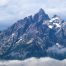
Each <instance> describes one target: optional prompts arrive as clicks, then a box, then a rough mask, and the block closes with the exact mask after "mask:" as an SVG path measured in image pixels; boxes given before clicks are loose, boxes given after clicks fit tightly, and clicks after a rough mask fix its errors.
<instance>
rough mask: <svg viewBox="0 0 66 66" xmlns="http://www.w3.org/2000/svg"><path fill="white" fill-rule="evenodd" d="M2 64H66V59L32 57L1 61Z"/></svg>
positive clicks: (59, 65) (54, 65) (21, 65)
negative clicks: (22, 59) (21, 59)
mask: <svg viewBox="0 0 66 66" xmlns="http://www.w3.org/2000/svg"><path fill="white" fill-rule="evenodd" d="M0 66H66V60H62V61H59V60H55V59H52V58H49V57H46V58H40V59H37V58H30V59H27V60H24V61H18V60H13V61H0Z"/></svg>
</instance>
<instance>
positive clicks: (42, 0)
mask: <svg viewBox="0 0 66 66" xmlns="http://www.w3.org/2000/svg"><path fill="white" fill-rule="evenodd" d="M40 8H43V9H44V10H45V12H46V13H47V14H49V16H52V15H54V14H58V15H59V14H60V16H61V17H62V16H63V18H65V16H66V13H65V12H66V0H0V29H4V28H6V27H8V26H10V25H11V24H13V23H14V22H16V20H18V19H21V18H24V17H25V16H28V15H31V14H35V13H36V12H38V11H39V9H40Z"/></svg>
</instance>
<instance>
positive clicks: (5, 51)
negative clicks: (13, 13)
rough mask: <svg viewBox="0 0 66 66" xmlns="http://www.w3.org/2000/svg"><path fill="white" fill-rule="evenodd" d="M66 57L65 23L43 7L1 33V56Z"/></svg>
mask: <svg viewBox="0 0 66 66" xmlns="http://www.w3.org/2000/svg"><path fill="white" fill-rule="evenodd" d="M48 56H49V57H52V58H55V59H59V60H62V59H65V58H66V22H64V21H63V20H62V19H61V18H60V17H59V16H57V15H54V16H53V18H51V19H50V18H49V16H48V15H47V14H46V13H45V12H44V10H43V9H40V10H39V12H38V13H36V14H35V15H34V16H28V17H25V18H24V19H21V20H18V21H17V22H16V23H15V24H13V25H12V26H11V27H9V28H8V29H6V30H4V31H1V32H0V59H1V60H3V59H4V60H6V59H7V60H10V59H17V60H23V59H26V58H30V57H37V58H40V57H48Z"/></svg>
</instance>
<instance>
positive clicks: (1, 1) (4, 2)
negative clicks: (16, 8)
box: [0, 0, 8, 7]
mask: <svg viewBox="0 0 66 66" xmlns="http://www.w3.org/2000/svg"><path fill="white" fill-rule="evenodd" d="M7 3H8V0H0V7H2V6H5V5H7Z"/></svg>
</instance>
